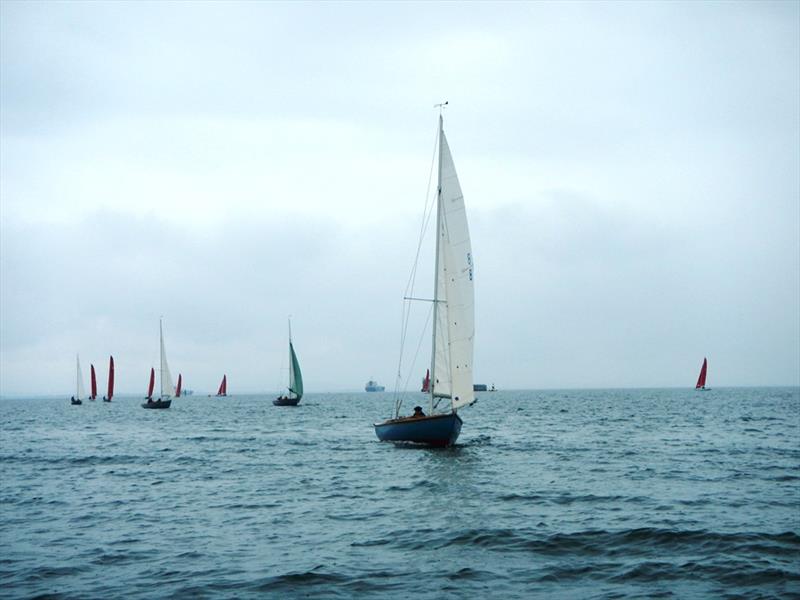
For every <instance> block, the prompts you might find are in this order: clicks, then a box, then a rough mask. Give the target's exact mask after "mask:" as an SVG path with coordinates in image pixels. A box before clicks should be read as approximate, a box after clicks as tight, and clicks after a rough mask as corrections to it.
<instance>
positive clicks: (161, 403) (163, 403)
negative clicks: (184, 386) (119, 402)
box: [142, 400, 172, 408]
mask: <svg viewBox="0 0 800 600" xmlns="http://www.w3.org/2000/svg"><path fill="white" fill-rule="evenodd" d="M171 404H172V400H156V401H155V402H145V403H144V404H142V408H169V407H170V405H171Z"/></svg>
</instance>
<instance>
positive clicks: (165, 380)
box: [158, 320, 175, 399]
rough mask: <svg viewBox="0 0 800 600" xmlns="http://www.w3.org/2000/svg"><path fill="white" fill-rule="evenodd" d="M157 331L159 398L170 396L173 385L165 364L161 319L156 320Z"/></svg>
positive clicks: (165, 356) (165, 355)
mask: <svg viewBox="0 0 800 600" xmlns="http://www.w3.org/2000/svg"><path fill="white" fill-rule="evenodd" d="M158 331H159V335H160V337H161V398H162V399H166V398H170V397H172V394H173V391H174V389H175V386H174V385H173V383H172V375H170V372H169V365H168V364H167V351H166V349H165V347H164V327H163V325H162V323H161V320H159V321H158Z"/></svg>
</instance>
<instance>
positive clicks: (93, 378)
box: [90, 365, 97, 400]
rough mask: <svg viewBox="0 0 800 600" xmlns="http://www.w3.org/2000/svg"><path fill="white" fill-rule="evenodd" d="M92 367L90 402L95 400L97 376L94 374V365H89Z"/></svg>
mask: <svg viewBox="0 0 800 600" xmlns="http://www.w3.org/2000/svg"><path fill="white" fill-rule="evenodd" d="M90 366H91V367H92V396H91V398H92V400H94V399H95V398H97V376H96V375H95V374H94V365H90Z"/></svg>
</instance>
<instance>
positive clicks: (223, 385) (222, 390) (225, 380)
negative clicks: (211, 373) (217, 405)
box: [217, 375, 228, 396]
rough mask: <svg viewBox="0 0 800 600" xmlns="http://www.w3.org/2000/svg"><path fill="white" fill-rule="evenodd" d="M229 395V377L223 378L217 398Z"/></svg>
mask: <svg viewBox="0 0 800 600" xmlns="http://www.w3.org/2000/svg"><path fill="white" fill-rule="evenodd" d="M227 395H228V376H227V375H223V376H222V382H221V383H220V384H219V389H218V390H217V396H227Z"/></svg>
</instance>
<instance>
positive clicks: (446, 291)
mask: <svg viewBox="0 0 800 600" xmlns="http://www.w3.org/2000/svg"><path fill="white" fill-rule="evenodd" d="M438 146H439V176H438V181H439V185H438V190H437V198H436V255H435V268H434V273H435V276H434V284H433V340H432V343H431V368H430V384H429V392H428V393H429V394H430V412H429V414H428V415H425V414H424V413H423V411H422V408H421V407H416V408H415V411H414V415H413V416H411V417H401V416H400V404H401V399H399V400H395V415H394V418H392V419H389V420H388V421H384V422H383V423H376V424H375V434H376V435H377V436H378V439H379V440H381V441H389V442H412V443H418V444H425V445H429V446H450V445H452V444H454V443H455V441H456V439H458V434H459V433H460V432H461V424H462V421H461V417H459V416H458V414H457V412H456V411H457V410H458V409H459V408H461V407H462V406H468V405H470V404H472V403H473V402H475V394H474V393H473V390H472V355H473V343H474V334H475V309H474V294H475V292H474V285H473V275H474V273H473V263H472V248H471V244H470V238H469V228H468V226H467V213H466V210H465V207H464V197H463V195H462V194H461V186H460V185H459V183H458V177H457V176H456V170H455V165H454V164H453V158H452V156H451V155H450V148H449V147H448V145H447V139H446V138H445V135H444V125H443V121H442V116H441V113H440V114H439V143H438ZM442 400H445V401H448V402H447V404H448V406H447V409H448V410H447V412H436V411H437V408H438V406H439V404H440V402H441V401H442Z"/></svg>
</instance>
